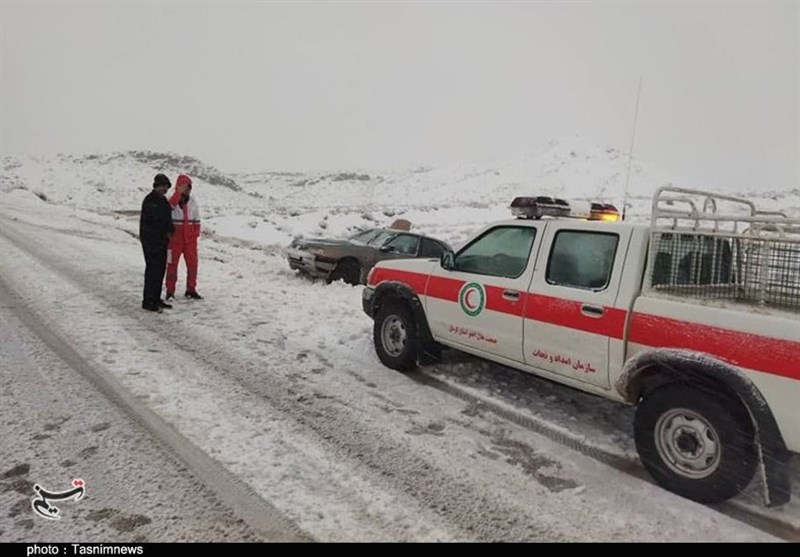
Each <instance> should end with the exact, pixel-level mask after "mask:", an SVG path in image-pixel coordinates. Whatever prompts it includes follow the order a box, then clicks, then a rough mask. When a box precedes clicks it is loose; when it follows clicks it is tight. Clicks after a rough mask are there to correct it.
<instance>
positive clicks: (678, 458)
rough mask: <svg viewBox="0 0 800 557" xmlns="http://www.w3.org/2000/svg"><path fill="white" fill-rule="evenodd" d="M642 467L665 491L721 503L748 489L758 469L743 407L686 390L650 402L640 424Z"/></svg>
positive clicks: (640, 412)
mask: <svg viewBox="0 0 800 557" xmlns="http://www.w3.org/2000/svg"><path fill="white" fill-rule="evenodd" d="M634 435H635V440H636V449H637V450H638V451H639V458H640V459H641V460H642V464H644V467H645V468H646V469H647V471H648V472H649V473H650V475H651V476H652V477H653V479H654V480H655V481H656V482H657V483H658V484H659V485H661V486H662V487H665V488H666V489H668V490H670V491H672V492H674V493H677V494H678V495H682V496H683V497H686V498H688V499H692V500H694V501H698V502H700V503H718V502H721V501H724V500H726V499H729V498H731V497H733V496H734V495H736V494H738V493H739V492H740V491H741V490H742V489H744V488H745V487H747V485H748V484H749V483H750V480H752V478H753V474H755V469H756V464H757V462H758V461H757V454H756V446H755V440H754V433H753V426H752V424H751V422H750V420H749V418H748V414H747V412H746V410H745V409H744V408H743V407H742V406H741V404H739V403H737V402H735V401H732V400H730V399H729V398H727V397H726V396H724V395H718V396H712V395H711V394H706V393H705V392H704V391H702V390H700V389H698V388H694V387H691V386H689V385H685V384H670V385H666V386H664V387H660V388H658V389H656V390H655V391H653V392H651V393H649V394H648V395H646V396H645V398H644V400H642V402H641V403H640V404H639V408H638V409H637V412H636V419H635V421H634Z"/></svg>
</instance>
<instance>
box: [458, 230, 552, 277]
mask: <svg viewBox="0 0 800 557" xmlns="http://www.w3.org/2000/svg"><path fill="white" fill-rule="evenodd" d="M534 238H536V229H535V228H533V227H529V226H525V227H523V226H499V227H497V228H492V229H491V230H488V231H487V232H486V233H485V234H483V235H482V236H481V237H480V238H478V239H476V240H475V241H474V242H472V243H471V244H469V245H468V246H467V247H465V248H464V249H462V250H461V251H460V252H458V254H457V255H456V258H455V270H456V271H463V272H466V273H475V274H478V275H491V276H495V277H508V278H516V277H518V276H520V275H521V274H522V273H523V271H525V267H527V265H528V257H529V256H530V253H531V247H532V246H533V240H534Z"/></svg>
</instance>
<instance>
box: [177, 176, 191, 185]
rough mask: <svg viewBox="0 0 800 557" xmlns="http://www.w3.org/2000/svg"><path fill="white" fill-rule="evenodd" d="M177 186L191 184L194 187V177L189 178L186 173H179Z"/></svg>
mask: <svg viewBox="0 0 800 557" xmlns="http://www.w3.org/2000/svg"><path fill="white" fill-rule="evenodd" d="M175 185H176V186H189V187H190V188H191V187H192V179H191V178H189V177H188V176H187V175H186V174H179V175H178V179H177V180H175Z"/></svg>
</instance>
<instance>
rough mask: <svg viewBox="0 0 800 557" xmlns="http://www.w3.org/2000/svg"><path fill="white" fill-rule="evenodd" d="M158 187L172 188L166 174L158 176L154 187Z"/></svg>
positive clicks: (154, 181)
mask: <svg viewBox="0 0 800 557" xmlns="http://www.w3.org/2000/svg"><path fill="white" fill-rule="evenodd" d="M158 186H167V187H170V186H172V184H171V183H170V181H169V178H167V177H166V175H164V174H156V177H155V179H154V180H153V187H154V188H155V187H158Z"/></svg>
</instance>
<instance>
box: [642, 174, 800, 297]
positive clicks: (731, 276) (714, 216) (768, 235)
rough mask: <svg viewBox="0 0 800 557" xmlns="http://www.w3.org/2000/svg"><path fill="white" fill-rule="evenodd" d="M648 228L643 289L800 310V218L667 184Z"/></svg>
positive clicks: (659, 193) (655, 200)
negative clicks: (647, 253) (647, 250)
mask: <svg viewBox="0 0 800 557" xmlns="http://www.w3.org/2000/svg"><path fill="white" fill-rule="evenodd" d="M650 231H651V232H650V251H649V256H648V264H647V274H646V280H645V283H644V285H643V288H644V289H645V290H649V291H650V292H651V293H667V294H670V295H673V296H685V297H693V298H702V299H704V300H731V301H735V302H741V303H746V304H755V305H758V306H762V307H765V306H766V307H780V308H784V309H790V310H794V311H797V310H800V219H797V218H789V217H787V216H786V215H785V214H783V213H780V212H777V211H759V210H758V209H757V208H756V206H755V204H754V203H753V202H751V201H749V200H747V199H743V198H738V197H733V196H728V195H720V194H715V193H710V192H707V191H701V190H692V189H686V188H676V187H672V186H664V187H661V188H659V189H658V190H657V191H656V193H655V195H654V196H653V207H652V212H651V226H650Z"/></svg>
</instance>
